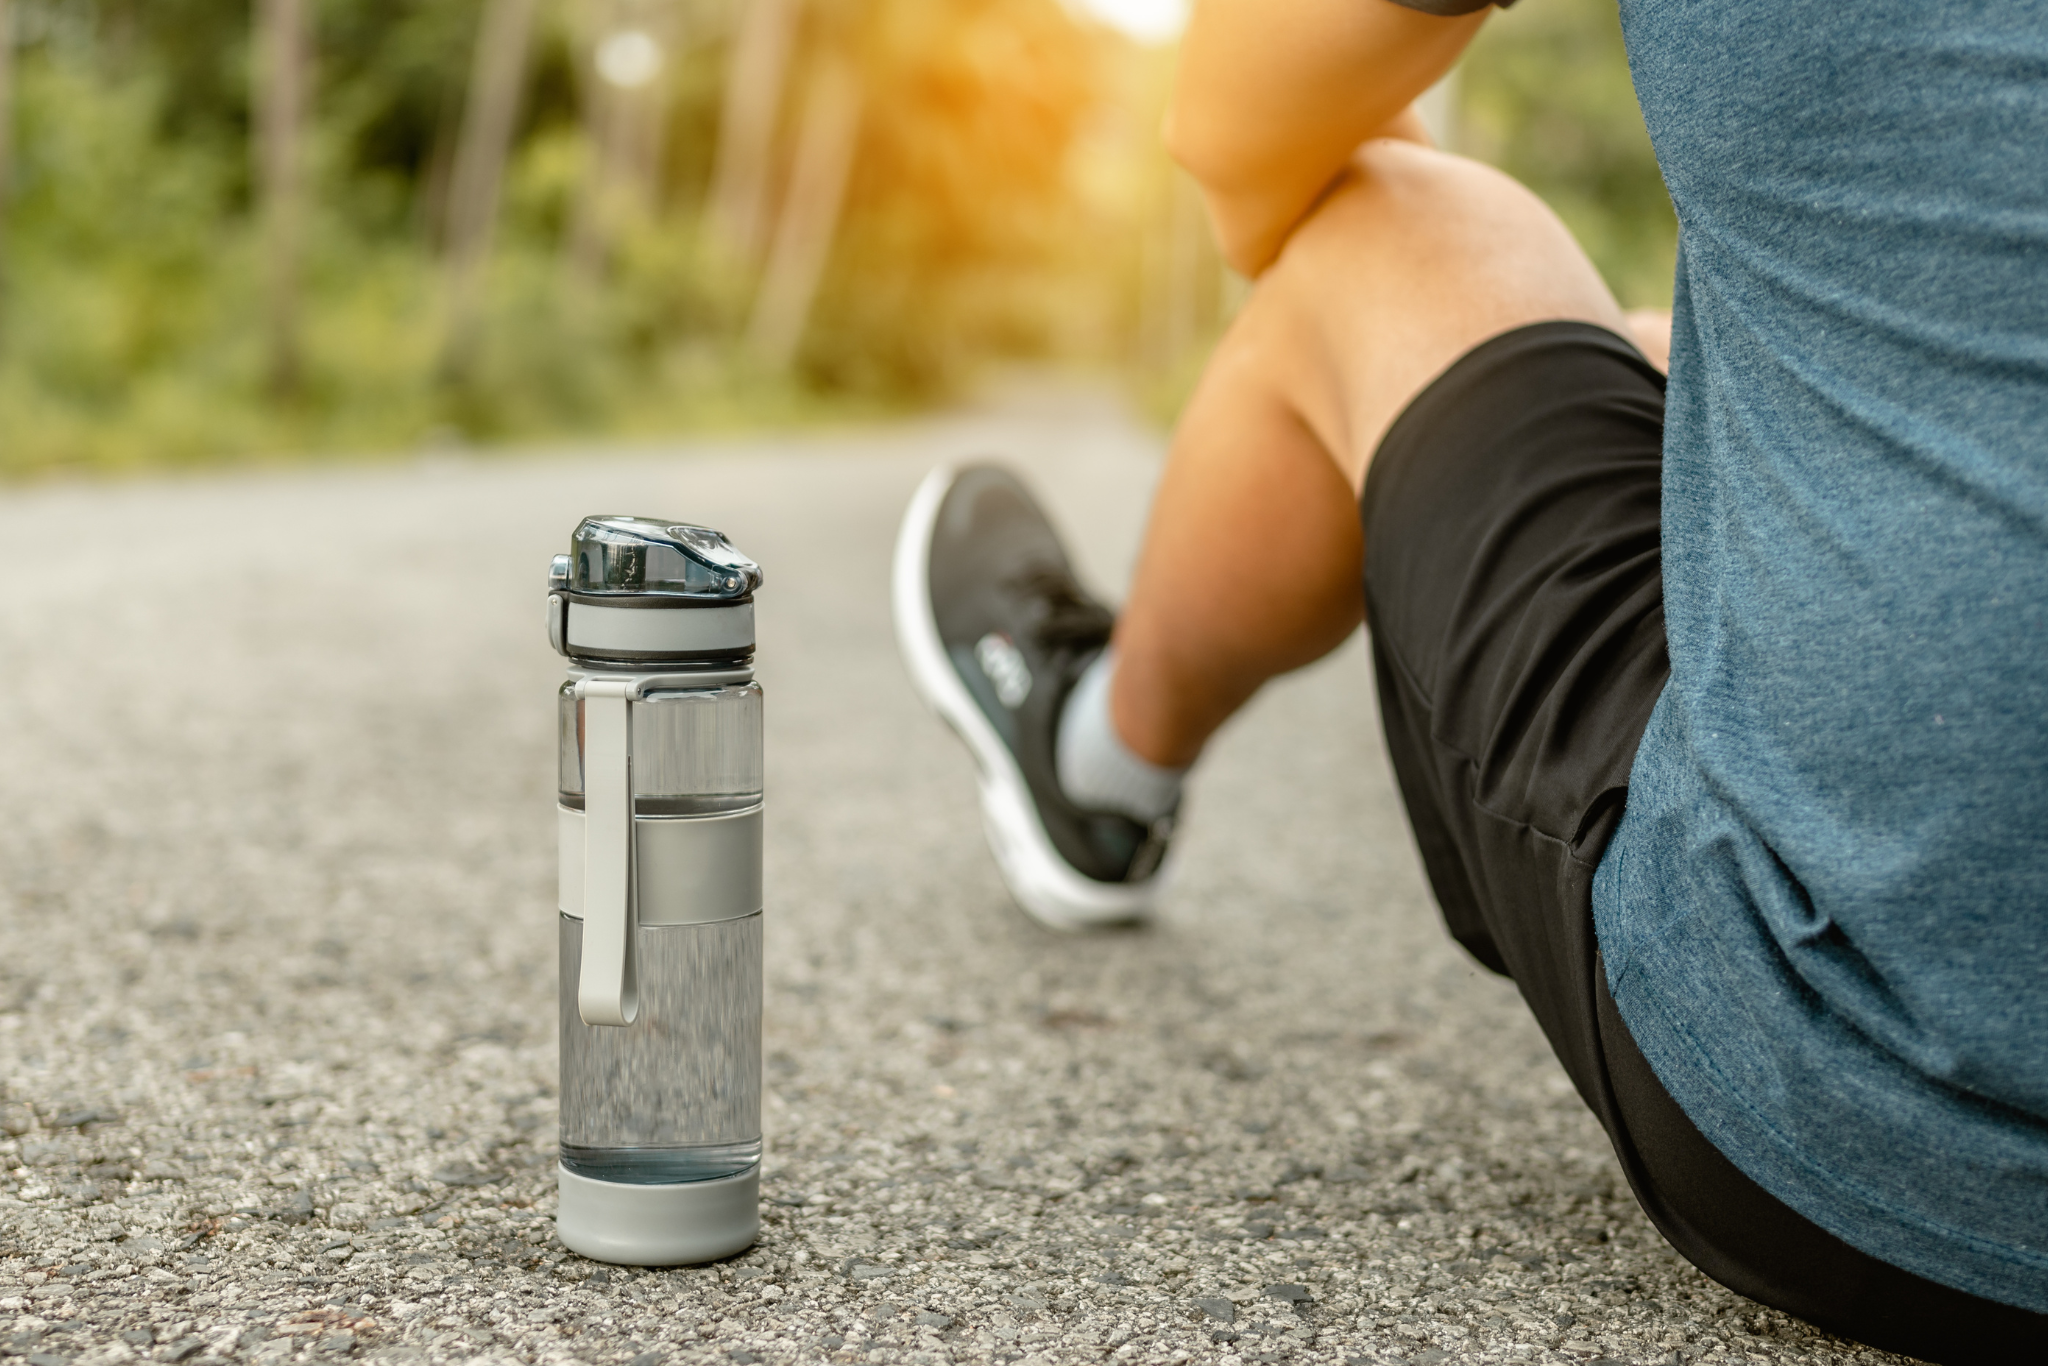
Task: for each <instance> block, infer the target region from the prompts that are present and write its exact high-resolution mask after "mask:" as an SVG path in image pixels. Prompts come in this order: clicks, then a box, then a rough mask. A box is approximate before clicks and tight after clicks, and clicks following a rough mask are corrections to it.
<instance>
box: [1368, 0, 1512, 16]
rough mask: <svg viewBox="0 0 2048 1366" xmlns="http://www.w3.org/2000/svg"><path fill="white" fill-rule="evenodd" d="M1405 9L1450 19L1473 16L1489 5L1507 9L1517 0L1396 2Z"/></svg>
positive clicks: (1424, 0)
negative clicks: (1458, 16) (1463, 15)
mask: <svg viewBox="0 0 2048 1366" xmlns="http://www.w3.org/2000/svg"><path fill="white" fill-rule="evenodd" d="M1394 3H1395V4H1397V5H1399V6H1401V7H1402V8H1403V9H1414V10H1421V11H1422V12H1423V13H1424V14H1436V15H1441V16H1443V17H1445V18H1449V17H1450V16H1451V15H1453V14H1472V13H1475V12H1476V11H1479V10H1483V9H1485V8H1486V7H1487V6H1488V5H1495V4H1497V5H1499V6H1500V7H1501V8H1502V9H1506V8H1507V7H1508V6H1509V5H1512V4H1514V3H1515V0H1394Z"/></svg>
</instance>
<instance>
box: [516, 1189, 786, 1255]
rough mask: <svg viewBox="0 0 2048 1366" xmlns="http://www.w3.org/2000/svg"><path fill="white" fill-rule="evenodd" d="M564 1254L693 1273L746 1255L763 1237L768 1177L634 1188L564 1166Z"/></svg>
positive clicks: (560, 1228)
mask: <svg viewBox="0 0 2048 1366" xmlns="http://www.w3.org/2000/svg"><path fill="white" fill-rule="evenodd" d="M555 1175H556V1176H557V1177H558V1178H559V1179H560V1182H561V1192H562V1199H561V1208H560V1209H559V1210H558V1211H557V1212H556V1215H555V1233H556V1235H557V1236H558V1237H560V1238H561V1240H562V1244H563V1246H565V1247H567V1248H568V1249H569V1250H570V1251H571V1252H578V1253H581V1254H582V1255H584V1256H585V1257H588V1258H590V1259H591V1260H592V1261H597V1262H611V1263H613V1264H615V1265H618V1266H688V1265H691V1264H693V1263H696V1262H715V1261H717V1260H718V1259H719V1258H721V1257H730V1256H732V1255H734V1254H735V1253H739V1252H744V1251H746V1250H747V1249H748V1248H750V1247H752V1246H753V1245H754V1240H755V1239H756V1238H758V1237H760V1235H761V1169H760V1168H759V1167H754V1168H752V1169H750V1170H748V1171H744V1172H741V1173H740V1174H739V1175H738V1176H726V1177H721V1178H719V1179H718V1180H716V1181H687V1182H681V1183H678V1184H676V1185H672V1186H629V1185H626V1184H625V1183H623V1182H618V1181H594V1180H592V1179H591V1178H590V1177H587V1176H578V1175H577V1174H576V1173H575V1172H572V1171H570V1170H568V1169H567V1168H566V1167H562V1166H559V1165H558V1166H557V1167H556V1168H555Z"/></svg>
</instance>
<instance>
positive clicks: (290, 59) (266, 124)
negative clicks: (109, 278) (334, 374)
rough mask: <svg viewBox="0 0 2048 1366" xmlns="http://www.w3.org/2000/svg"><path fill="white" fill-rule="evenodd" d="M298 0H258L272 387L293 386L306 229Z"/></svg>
mask: <svg viewBox="0 0 2048 1366" xmlns="http://www.w3.org/2000/svg"><path fill="white" fill-rule="evenodd" d="M308 27H309V25H308V23H307V14H306V3H305V0H257V20H256V32H257V35H258V39H259V42H258V45H257V50H256V72H255V82H256V105H257V118H256V128H255V141H254V152H255V162H256V183H257V184H258V186H259V187H260V189H261V194H262V204H263V265H264V303H265V306H266V313H267V317H266V318H265V322H266V324H267V331H268V337H269V346H270V356H269V362H268V369H269V383H270V388H271V392H272V393H273V394H275V395H276V396H278V397H291V396H294V395H296V394H297V393H298V390H299V381H300V373H299V367H300V357H299V265H300V263H299V253H300V251H301V249H302V238H303V236H304V232H305V204H304V198H305V190H306V186H305V177H304V168H303V166H302V162H303V159H304V147H303V141H304V130H303V128H302V127H301V125H302V124H303V123H304V121H305V113H306V102H307V100H308V98H309V96H310V94H311V92H310V91H309V90H308V89H307V86H308V84H309V78H310V74H311V73H310V71H309V69H308V68H309V67H310V66H311V62H312V54H311V34H310V33H309V32H308Z"/></svg>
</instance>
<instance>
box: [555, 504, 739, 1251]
mask: <svg viewBox="0 0 2048 1366" xmlns="http://www.w3.org/2000/svg"><path fill="white" fill-rule="evenodd" d="M760 584H761V571H760V569H759V567H757V566H756V565H755V564H754V563H753V561H751V560H749V559H748V558H747V557H746V556H744V555H742V554H741V553H740V552H739V551H738V550H736V549H734V548H733V546H732V543H731V542H729V541H727V540H726V539H725V537H724V536H722V535H720V534H719V533H718V532H716V531H711V530H709V529H707V528H704V527H699V526H690V525H686V524H681V523H674V522H666V521H662V520H660V519H659V518H652V517H586V518H585V519H584V520H583V521H582V522H581V523H580V524H579V525H578V526H577V528H576V532H575V536H574V537H573V538H572V541H571V544H570V551H569V553H568V554H567V555H558V556H556V557H555V561H554V566H553V570H552V572H551V574H550V575H549V579H548V635H549V639H550V641H551V643H552V644H553V645H554V647H555V649H556V650H557V651H559V652H560V653H562V654H564V655H567V656H568V658H569V671H568V675H569V676H568V680H567V681H566V682H565V683H563V684H562V688H561V693H560V697H559V722H560V727H561V730H560V736H561V743H560V783H559V789H560V790H559V802H558V807H557V813H558V820H559V825H560V878H559V897H558V901H559V905H560V909H561V922H560V927H561V1042H562V1057H561V1062H562V1095H561V1118H562V1136H561V1165H560V1169H559V1172H558V1179H559V1183H560V1191H561V1205H560V1210H559V1213H558V1214H557V1216H556V1230H557V1232H558V1233H559V1235H560V1237H561V1239H562V1242H563V1243H564V1244H565V1245H566V1246H568V1247H569V1248H571V1249H572V1250H574V1251H576V1252H580V1253H582V1254H583V1255H584V1256H586V1257H591V1258H594V1259H596V1260H599V1261H605V1262H614V1263H619V1264H623V1265H629V1266H674V1265H680V1264H685V1263H692V1262H705V1261H712V1260H714V1259H716V1258H719V1257H729V1256H731V1255H733V1254H734V1253H737V1252H740V1251H743V1250H744V1249H746V1248H747V1247H750V1246H751V1245H752V1244H753V1242H754V1239H755V1237H756V1236H757V1235H758V1234H759V1232H760V1226H761V1221H760V1189H761V1165H760V1164H761V904H762V903H761V685H760V684H758V683H756V682H755V681H754V671H753V658H754V590H755V589H756V588H758V587H760Z"/></svg>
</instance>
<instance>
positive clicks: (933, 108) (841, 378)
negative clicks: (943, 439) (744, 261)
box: [799, 0, 1115, 393]
mask: <svg viewBox="0 0 2048 1366" xmlns="http://www.w3.org/2000/svg"><path fill="white" fill-rule="evenodd" d="M820 8H821V11H822V13H821V15H820V21H819V22H818V23H816V24H814V25H813V26H812V27H813V30H814V33H820V34H821V33H824V32H826V31H828V30H827V26H828V25H838V26H839V28H838V30H837V33H838V34H839V35H843V36H834V37H833V38H832V39H831V41H832V42H834V43H839V44H843V45H844V46H843V49H842V50H844V51H845V52H847V53H848V55H849V57H850V59H851V60H852V61H854V63H855V64H856V67H857V69H858V71H859V75H860V81H861V86H862V88H863V89H864V90H865V91H866V92H867V97H866V99H865V102H864V104H863V114H862V119H861V127H860V134H859V139H858V142H857V144H856V148H855V151H854V156H853V163H852V171H851V178H850V179H849V181H848V184H847V188H846V200H845V206H844V209H843V212H842V218H841V223H840V230H839V233H838V240H837V241H836V243H835V245H834V247H833V250H832V254H831V259H830V263H829V265H828V266H827V268H826V271H825V274H824V278H823V281H822V284H821V286H820V289H819V293H818V297H817V302H816V306H815V309H814V312H813V315H812V319H811V325H810V327H809V329H808V331H807V332H806V334H805V338H804V341H803V344H802V348H801V351H800V353H799V363H800V368H801V371H802V373H803V374H805V375H806V376H807V377H809V378H810V380H811V381H812V382H813V383H817V384H822V385H826V386H830V387H833V388H842V389H845V388H850V389H865V390H870V391H874V390H880V391H883V392H892V391H893V392H899V393H900V392H911V393H918V392H924V393H929V392H932V391H934V390H937V389H942V388H943V387H945V386H946V385H947V384H949V383H951V382H954V381H957V380H958V379H960V378H961V377H962V376H963V374H964V373H965V371H966V368H967V367H968V366H969V365H971V364H972V362H973V361H974V360H975V359H976V358H977V357H988V356H1002V355H1016V354H1028V353H1032V352H1035V351H1042V350H1043V349H1044V348H1045V347H1046V345H1047V344H1048V340H1049V338H1050V337H1051V336H1052V335H1054V333H1055V331H1056V326H1057V324H1056V315H1057V314H1058V313H1059V312H1060V311H1061V310H1063V309H1066V308H1070V307H1073V306H1074V305H1075V304H1076V303H1077V301H1079V300H1081V299H1085V297H1086V296H1087V295H1089V294H1092V293H1094V292H1096V291H1100V290H1104V289H1114V288H1115V280H1114V277H1112V276H1109V275H1107V274H1106V273H1105V272H1104V271H1103V269H1102V266H1103V264H1104V262H1105V257H1104V255H1103V253H1102V251H1101V243H1100V241H1099V240H1098V235H1099V232H1100V231H1101V229H1102V228H1103V227H1104V226H1105V225H1101V224H1098V223H1094V222H1091V221H1090V219H1089V218H1088V216H1087V215H1086V214H1085V212H1084V211H1083V209H1082V207H1081V206H1080V205H1079V204H1078V203H1077V202H1076V198H1075V196H1074V194H1073V193H1072V183H1071V178H1070V156H1071V153H1072V151H1073V148H1074V144H1075V141H1076V138H1077V135H1078V134H1079V132H1080V130H1081V128H1082V126H1083V125H1084V123H1085V121H1086V120H1087V119H1088V118H1089V116H1090V115H1091V114H1092V113H1093V111H1094V110H1095V108H1096V106H1097V105H1098V103H1099V101H1100V100H1101V99H1102V97H1103V95H1104V91H1103V88H1102V84H1101V57H1100V54H1099V51H1098V49H1097V47H1096V40H1095V39H1094V38H1091V36H1090V35H1089V34H1088V33H1086V32H1084V31H1083V30H1082V29H1081V28H1079V27H1078V26H1077V25H1076V24H1075V22H1074V21H1073V19H1072V17H1071V16H1070V15H1069V14H1068V13H1067V12H1066V10H1065V9H1064V8H1063V7H1062V6H1061V5H1060V4H1059V3H1058V2H1057V0H866V2H865V3H860V4H853V3H845V2H842V3H841V4H839V5H837V6H832V7H829V8H827V7H825V6H824V5H822V4H821V6H820ZM814 41H822V40H814Z"/></svg>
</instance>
